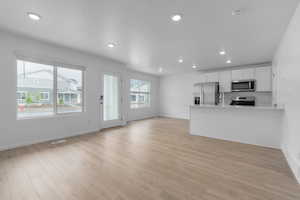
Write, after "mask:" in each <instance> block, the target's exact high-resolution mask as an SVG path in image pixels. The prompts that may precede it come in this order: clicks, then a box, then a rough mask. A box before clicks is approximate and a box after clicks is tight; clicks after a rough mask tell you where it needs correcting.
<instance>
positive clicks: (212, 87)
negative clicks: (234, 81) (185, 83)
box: [194, 82, 220, 105]
mask: <svg viewBox="0 0 300 200" xmlns="http://www.w3.org/2000/svg"><path fill="white" fill-rule="evenodd" d="M194 87H195V90H196V91H197V92H196V93H195V94H196V95H194V99H196V98H197V99H199V98H200V101H197V102H199V103H195V104H204V105H218V104H219V98H220V90H219V82H207V83H197V84H195V85H194ZM195 102H196V101H195Z"/></svg>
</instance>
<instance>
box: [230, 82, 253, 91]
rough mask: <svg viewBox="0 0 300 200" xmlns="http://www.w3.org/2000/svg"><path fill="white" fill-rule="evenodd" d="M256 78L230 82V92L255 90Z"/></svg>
mask: <svg viewBox="0 0 300 200" xmlns="http://www.w3.org/2000/svg"><path fill="white" fill-rule="evenodd" d="M255 90H256V80H253V79H252V80H240V81H232V82H231V91H232V92H255Z"/></svg>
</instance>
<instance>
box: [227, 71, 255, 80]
mask: <svg viewBox="0 0 300 200" xmlns="http://www.w3.org/2000/svg"><path fill="white" fill-rule="evenodd" d="M254 78H255V69H253V68H249V69H237V70H233V71H232V80H235V81H239V80H247V79H254Z"/></svg>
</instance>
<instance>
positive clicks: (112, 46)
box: [107, 43, 116, 48]
mask: <svg viewBox="0 0 300 200" xmlns="http://www.w3.org/2000/svg"><path fill="white" fill-rule="evenodd" d="M115 46H116V44H114V43H108V44H107V47H108V48H114V47H115Z"/></svg>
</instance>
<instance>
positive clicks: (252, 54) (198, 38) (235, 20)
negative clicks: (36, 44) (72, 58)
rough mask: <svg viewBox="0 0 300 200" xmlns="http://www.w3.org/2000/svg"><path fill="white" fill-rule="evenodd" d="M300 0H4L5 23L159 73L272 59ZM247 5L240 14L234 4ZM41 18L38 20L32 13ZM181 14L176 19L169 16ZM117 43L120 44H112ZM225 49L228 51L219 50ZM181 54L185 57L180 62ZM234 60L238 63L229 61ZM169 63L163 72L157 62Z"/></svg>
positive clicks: (0, 12)
mask: <svg viewBox="0 0 300 200" xmlns="http://www.w3.org/2000/svg"><path fill="white" fill-rule="evenodd" d="M298 3H299V0H26V1H25V0H1V6H0V28H2V29H8V30H10V31H13V32H17V33H21V34H24V35H27V36H31V37H35V38H38V39H41V40H45V41H47V42H53V43H56V44H60V45H64V46H68V47H71V48H74V49H78V50H84V51H87V52H91V53H94V54H99V55H103V56H107V57H109V58H113V59H115V60H118V61H121V62H124V63H126V64H127V65H128V67H130V68H133V69H135V70H138V71H143V72H148V73H153V74H171V73H183V72H189V71H193V69H192V68H191V66H192V64H196V65H198V66H199V68H201V69H202V68H203V69H210V68H217V67H225V66H234V65H243V64H250V63H259V62H267V61H271V60H272V56H273V54H274V52H275V49H276V46H277V44H278V43H279V40H280V38H281V36H282V35H283V33H284V31H285V28H286V26H287V25H288V23H289V20H290V18H291V16H292V14H293V12H294V10H295V8H296V6H297V4H298ZM235 9H241V10H242V14H241V15H240V16H232V14H231V13H232V10H235ZM27 12H35V13H38V14H40V15H41V16H42V20H40V21H39V22H33V21H31V20H29V19H28V17H27V16H26V13H27ZM174 13H181V14H183V20H182V21H181V22H179V23H174V22H172V21H171V20H170V16H171V15H172V14H174ZM109 42H114V43H117V44H118V45H117V47H116V48H114V49H109V48H107V46H106V45H107V43H109ZM220 49H225V50H226V52H227V56H220V55H219V54H218V51H219V50H220ZM179 57H182V58H183V59H184V63H182V64H179V63H178V62H177V60H178V59H179ZM227 57H228V58H230V59H232V64H230V65H228V64H226V63H225V61H226V59H227ZM159 67H162V68H163V73H159V72H158V68H159Z"/></svg>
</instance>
